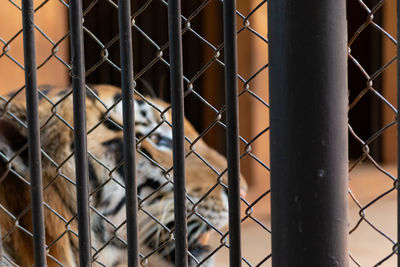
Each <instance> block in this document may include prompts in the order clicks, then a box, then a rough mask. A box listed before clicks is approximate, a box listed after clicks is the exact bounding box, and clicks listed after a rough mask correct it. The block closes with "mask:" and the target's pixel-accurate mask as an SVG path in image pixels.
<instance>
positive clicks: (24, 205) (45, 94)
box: [0, 85, 246, 267]
mask: <svg viewBox="0 0 400 267" xmlns="http://www.w3.org/2000/svg"><path fill="white" fill-rule="evenodd" d="M41 92H42V94H41V95H40V107H39V116H40V123H41V142H42V149H43V151H44V152H45V156H43V157H42V158H43V184H44V188H45V190H44V192H43V197H44V201H45V203H46V205H45V218H46V220H45V228H46V244H47V245H48V246H49V247H48V258H47V260H48V266H60V265H61V266H68V267H69V266H71V267H74V266H78V263H77V259H78V256H77V253H78V242H77V241H78V239H77V237H76V233H77V222H76V217H75V215H76V196H75V193H76V191H75V186H74V181H75V174H74V167H75V162H74V158H73V151H74V143H73V131H72V128H73V115H72V110H73V106H72V96H71V92H70V89H69V88H67V89H66V90H62V89H58V88H53V87H51V86H46V87H42V88H41ZM120 98H121V90H120V89H119V88H117V87H113V86H109V85H97V86H91V87H90V88H88V93H87V98H86V110H87V127H88V137H87V139H88V142H87V143H88V152H89V182H90V193H91V197H90V205H91V215H90V216H91V218H90V219H91V238H92V247H93V250H92V252H93V253H92V254H93V258H94V266H110V267H114V266H115V267H116V266H119V267H121V266H127V255H126V235H125V231H126V229H125V226H126V225H125V219H126V217H125V216H126V215H125V214H126V201H125V188H124V187H125V181H126V179H133V177H125V176H124V173H123V164H124V162H123V155H122V153H123V145H124V144H123V141H122V138H123V133H122V105H121V101H120ZM170 122H171V120H170V109H168V104H167V103H165V102H163V101H161V100H158V99H154V98H147V97H142V96H139V95H137V96H135V134H136V137H137V143H138V146H137V153H136V158H137V159H136V170H137V178H136V179H137V186H138V187H137V189H138V195H139V203H140V209H139V213H138V214H139V222H138V223H139V239H140V252H141V255H142V257H144V259H143V261H144V262H146V263H148V265H147V266H173V265H174V264H173V261H174V242H173V240H172V239H171V237H172V235H171V234H170V232H169V231H170V230H172V229H173V225H174V223H173V222H174V218H173V193H172V191H173V184H172V181H171V179H172V178H171V177H172V171H169V170H170V169H171V167H172V132H171V127H170ZM25 123H26V107H25V103H24V95H23V94H22V92H21V93H19V94H16V95H15V94H11V95H9V96H8V97H4V98H2V99H0V227H1V228H2V231H3V238H2V239H3V245H4V251H5V254H4V256H5V257H3V261H4V262H11V261H12V262H14V263H16V264H18V265H19V266H31V265H32V264H33V256H32V254H33V253H32V250H33V248H32V239H31V237H30V236H29V234H28V232H31V231H32V225H31V213H30V208H29V202H30V197H29V186H28V184H29V174H28V167H29V166H28V160H27V150H26V149H22V150H21V148H23V147H24V146H25V144H26V143H27V134H26V129H25V127H26V125H25ZM185 135H186V137H187V138H188V140H191V141H193V140H195V139H196V138H197V137H198V133H197V132H196V131H195V130H194V128H193V127H192V126H191V124H190V123H189V122H188V121H186V120H185ZM193 148H194V149H195V150H191V149H190V143H189V142H186V152H187V153H188V154H187V158H186V164H187V167H186V169H187V170H186V175H187V178H186V179H187V193H188V198H189V201H188V213H189V214H190V217H189V218H188V233H189V251H190V252H191V254H192V255H194V256H195V257H196V258H197V259H198V260H201V259H202V258H204V257H205V256H206V255H207V254H208V248H207V246H206V245H204V244H200V243H199V239H200V238H201V237H203V236H204V235H205V233H207V232H209V231H210V232H215V231H214V230H210V229H212V228H215V229H221V228H222V227H224V226H225V225H226V224H227V218H228V204H227V195H226V189H225V188H224V187H223V186H222V185H220V184H219V181H220V182H222V183H224V184H226V177H225V175H224V176H222V178H219V173H221V172H222V171H223V170H224V169H225V168H226V160H225V158H224V157H223V156H221V155H220V154H218V153H217V152H216V151H215V150H213V149H212V148H210V147H208V146H207V145H206V144H205V143H204V142H203V141H202V140H201V139H200V140H197V141H196V143H195V145H194V146H193V147H192V149H193ZM199 156H200V157H199ZM10 159H12V161H11V163H12V164H11V165H8V164H7V162H8V161H9V160H10ZM125 164H126V163H125ZM129 164H133V163H129ZM207 164H209V165H210V166H212V167H211V168H210V166H207ZM242 185H243V189H245V187H246V185H245V183H244V182H243V183H242ZM211 189H212V190H211ZM204 196H205V197H204ZM199 200H201V201H200V202H199ZM10 214H13V215H14V216H17V217H18V221H17V222H18V223H16V222H15V220H14V219H15V218H13V217H12V216H10ZM165 244H166V245H165ZM160 246H161V248H160ZM153 250H156V252H155V253H152V252H153ZM149 254H150V255H151V256H150V257H148V255H149ZM0 262H1V261H0ZM189 263H190V266H192V265H196V263H195V260H193V259H192V258H189ZM211 264H212V263H211V262H210V261H207V262H206V263H204V265H202V266H211ZM11 266H12V265H11Z"/></svg>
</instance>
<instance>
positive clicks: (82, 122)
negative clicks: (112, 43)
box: [69, 0, 92, 267]
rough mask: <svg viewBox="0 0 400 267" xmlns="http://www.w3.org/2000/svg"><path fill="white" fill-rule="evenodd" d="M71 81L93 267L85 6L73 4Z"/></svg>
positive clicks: (84, 231) (84, 226)
mask: <svg viewBox="0 0 400 267" xmlns="http://www.w3.org/2000/svg"><path fill="white" fill-rule="evenodd" d="M69 16H70V31H71V65H72V71H71V77H72V89H73V98H74V100H73V104H74V140H75V174H76V194H77V205H78V230H79V266H81V267H87V266H91V265H92V264H91V262H92V257H91V253H90V248H91V245H90V220H89V182H88V173H89V172H88V157H87V140H86V99H85V97H86V93H85V92H86V91H85V63H84V56H83V53H84V49H83V25H82V2H81V0H71V1H70V2H69Z"/></svg>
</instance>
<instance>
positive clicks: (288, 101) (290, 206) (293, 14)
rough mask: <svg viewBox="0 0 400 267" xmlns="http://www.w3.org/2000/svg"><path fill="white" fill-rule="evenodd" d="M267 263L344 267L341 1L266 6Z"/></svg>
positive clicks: (345, 174) (344, 126)
mask: <svg viewBox="0 0 400 267" xmlns="http://www.w3.org/2000/svg"><path fill="white" fill-rule="evenodd" d="M268 12H269V14H268V16H269V17H268V19H269V22H268V33H269V58H270V65H269V66H270V69H269V79H270V83H269V84H270V104H271V113H270V125H271V133H270V134H271V135H270V137H271V209H272V211H271V212H272V216H271V220H272V222H271V223H272V233H273V235H272V255H273V256H272V265H273V266H274V267H280V266H348V258H349V256H348V255H349V254H348V249H347V235H348V220H347V208H348V207H347V200H348V196H347V190H348V170H347V168H348V166H347V164H348V149H347V147H348V145H347V143H348V137H347V103H348V99H347V25H346V1H344V0H339V1H329V0H319V1H307V2H304V1H288V0H280V1H268Z"/></svg>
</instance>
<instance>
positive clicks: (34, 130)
mask: <svg viewBox="0 0 400 267" xmlns="http://www.w3.org/2000/svg"><path fill="white" fill-rule="evenodd" d="M22 25H23V39H24V62H25V88H26V109H27V110H26V112H27V121H28V142H29V170H30V176H31V200H32V220H33V240H34V241H33V250H34V255H35V266H36V267H43V266H47V264H46V252H45V229H44V217H43V185H42V161H41V152H40V126H39V113H38V91H37V81H36V51H35V24H34V9H33V1H32V0H23V1H22Z"/></svg>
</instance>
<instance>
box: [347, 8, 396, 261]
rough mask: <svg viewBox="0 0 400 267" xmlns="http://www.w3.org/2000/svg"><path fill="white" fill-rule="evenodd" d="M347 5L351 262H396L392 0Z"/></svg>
mask: <svg viewBox="0 0 400 267" xmlns="http://www.w3.org/2000/svg"><path fill="white" fill-rule="evenodd" d="M349 9H350V10H352V11H353V12H351V13H349V15H348V16H349V41H348V42H349V93H350V96H349V97H350V99H349V142H350V144H349V145H350V156H351V158H350V159H351V161H350V164H349V176H350V177H349V179H350V180H349V184H350V185H349V188H350V189H349V195H350V203H349V205H350V231H349V232H350V236H349V242H350V258H351V261H350V263H351V265H353V266H380V265H382V266H396V261H397V259H396V257H395V255H396V253H397V242H398V241H397V240H398V238H397V235H396V232H397V217H396V210H397V208H396V206H397V203H396V202H397V201H396V195H397V194H396V191H397V190H396V188H397V178H396V173H397V171H396V161H397V155H396V144H397V140H396V136H395V135H396V127H397V126H396V121H397V119H396V117H397V107H396V105H397V99H396V92H397V82H396V81H397V75H396V66H395V65H396V64H397V63H396V62H397V60H396V59H397V55H396V51H397V50H396V46H397V41H396V38H397V37H396V35H397V34H396V32H397V29H396V26H395V25H396V13H395V12H396V2H395V1H351V3H349ZM360 114H364V115H360ZM365 116H368V119H367V118H365ZM363 117H364V118H363ZM366 119H367V120H366ZM367 240H368V241H367Z"/></svg>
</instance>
